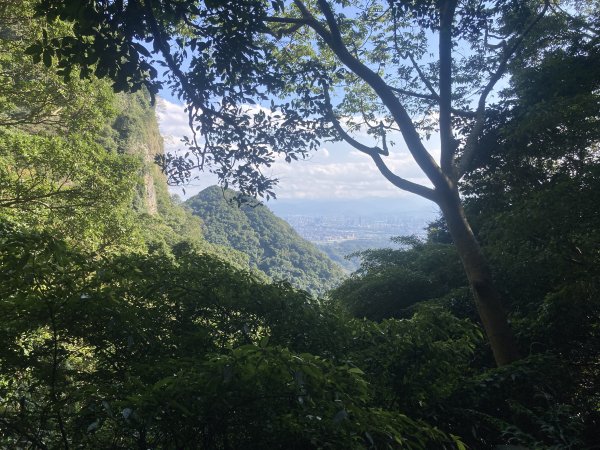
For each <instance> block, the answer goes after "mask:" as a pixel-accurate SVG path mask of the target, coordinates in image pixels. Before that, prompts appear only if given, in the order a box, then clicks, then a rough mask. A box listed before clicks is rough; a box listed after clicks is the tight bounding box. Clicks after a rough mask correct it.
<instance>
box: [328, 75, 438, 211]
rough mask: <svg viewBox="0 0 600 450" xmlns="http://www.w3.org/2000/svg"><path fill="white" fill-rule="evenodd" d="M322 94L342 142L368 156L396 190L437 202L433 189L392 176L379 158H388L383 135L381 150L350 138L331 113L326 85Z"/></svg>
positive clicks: (329, 116)
mask: <svg viewBox="0 0 600 450" xmlns="http://www.w3.org/2000/svg"><path fill="white" fill-rule="evenodd" d="M324 93H325V103H326V106H327V116H328V118H329V120H330V121H331V123H332V125H333V127H334V128H335V130H336V131H337V132H338V133H339V134H340V136H341V138H342V139H343V140H344V141H346V142H347V143H348V144H350V145H351V146H352V147H354V148H355V149H357V150H358V151H360V152H362V153H365V154H366V155H369V156H370V157H371V158H372V159H373V161H374V162H375V165H376V166H377V169H379V172H380V173H381V174H382V175H383V176H384V177H385V178H386V179H387V180H388V181H389V182H391V183H392V184H393V185H394V186H396V187H397V188H400V189H402V190H404V191H407V192H411V193H413V194H416V195H420V196H421V197H424V198H426V199H428V200H431V201H433V202H436V201H437V195H436V192H435V191H434V190H433V189H430V188H428V187H425V186H422V185H420V184H417V183H413V182H412V181H408V180H407V179H405V178H402V177H399V176H398V175H396V174H394V173H393V172H392V171H391V170H390V169H389V167H388V166H387V165H386V164H385V162H384V161H383V159H382V158H381V156H382V155H383V156H388V155H389V154H390V153H389V150H388V148H387V145H386V142H385V134H384V136H383V149H381V148H379V147H369V146H367V145H364V144H361V143H360V142H358V141H357V140H356V139H354V138H353V137H352V136H350V135H349V134H348V133H347V132H346V130H344V128H343V127H342V124H341V123H340V122H339V120H338V119H337V117H335V114H334V113H333V107H332V106H331V101H330V98H329V91H328V87H327V85H325V86H324ZM382 125H383V124H382Z"/></svg>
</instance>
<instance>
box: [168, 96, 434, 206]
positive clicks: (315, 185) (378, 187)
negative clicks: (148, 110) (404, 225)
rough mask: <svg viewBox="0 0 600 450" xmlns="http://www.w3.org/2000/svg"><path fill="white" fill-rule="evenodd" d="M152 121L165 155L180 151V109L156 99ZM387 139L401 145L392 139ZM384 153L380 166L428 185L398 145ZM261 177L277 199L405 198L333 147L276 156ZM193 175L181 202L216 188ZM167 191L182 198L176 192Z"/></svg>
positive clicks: (185, 129) (184, 129)
mask: <svg viewBox="0 0 600 450" xmlns="http://www.w3.org/2000/svg"><path fill="white" fill-rule="evenodd" d="M157 116H158V120H159V128H160V132H161V134H162V135H163V138H164V140H165V149H166V151H170V152H176V151H178V150H179V151H181V150H183V149H184V145H183V144H182V142H181V139H182V137H183V136H190V135H191V131H190V129H189V124H188V115H187V113H186V112H185V111H184V106H183V105H178V104H176V103H173V102H170V101H168V100H164V99H161V100H160V103H159V108H158V109H157ZM357 138H360V139H361V141H362V142H364V143H365V144H366V145H374V142H373V141H371V142H369V141H368V139H369V137H363V136H357ZM390 138H391V139H392V140H394V141H396V142H402V139H401V138H399V137H398V136H394V137H390ZM394 138H395V139H394ZM428 150H429V151H430V153H431V154H432V155H433V156H434V157H435V158H438V157H439V149H438V147H437V144H436V143H435V142H432V143H431V144H430V147H429V148H428ZM390 152H391V154H390V155H389V156H387V157H384V161H385V162H386V164H387V165H388V166H389V168H390V169H391V170H392V171H393V172H394V173H395V174H397V175H398V176H401V177H403V178H406V179H408V180H410V181H413V182H416V183H420V184H425V185H430V183H429V182H428V180H427V179H426V178H425V176H424V175H423V173H422V172H421V170H420V169H419V167H418V166H417V164H416V163H415V162H414V160H413V159H412V156H411V155H410V153H409V152H408V150H406V148H405V146H404V145H396V146H395V147H394V148H392V149H390ZM265 173H266V174H267V175H270V176H272V177H275V178H278V179H279V180H280V182H279V185H278V186H277V188H276V193H277V196H278V197H279V198H282V199H283V198H304V199H317V198H321V199H323V198H340V199H342V198H366V197H396V198H399V197H404V196H406V195H410V194H407V193H406V192H403V191H401V190H399V189H398V188H396V187H395V186H393V185H392V184H391V183H389V182H388V181H387V180H386V179H385V178H384V177H383V176H382V175H381V174H380V173H379V171H378V170H377V168H376V167H375V164H374V163H373V161H372V160H371V159H370V158H369V157H368V156H367V155H365V154H363V153H361V152H359V151H357V150H354V149H353V148H352V147H350V146H349V145H347V144H345V143H339V142H336V143H328V145H327V147H322V148H321V149H320V150H319V151H317V152H315V153H313V154H311V155H310V156H309V157H308V158H307V159H305V160H300V161H293V162H292V163H286V162H285V161H284V159H283V158H279V157H278V158H277V159H276V161H275V163H274V164H273V165H272V167H271V168H268V169H265ZM199 176H200V180H198V181H195V182H193V183H191V185H189V186H186V187H185V190H186V194H185V197H189V196H191V195H194V194H195V193H197V192H198V191H200V190H202V189H203V188H205V187H207V186H209V185H211V184H215V183H216V177H214V176H213V175H211V174H199ZM172 190H173V191H174V192H176V193H178V194H179V195H181V194H182V192H181V189H180V188H173V189H172Z"/></svg>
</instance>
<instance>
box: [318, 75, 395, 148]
mask: <svg viewBox="0 0 600 450" xmlns="http://www.w3.org/2000/svg"><path fill="white" fill-rule="evenodd" d="M323 93H324V95H325V105H326V106H327V118H328V119H329V120H330V121H331V124H332V125H333V128H335V130H336V131H337V132H338V133H339V135H340V137H341V138H342V139H343V140H344V141H346V142H347V143H348V144H350V145H351V146H352V147H354V148H355V149H357V150H359V151H361V152H363V153H366V154H367V155H369V156H373V155H374V154H379V155H384V156H388V155H389V154H390V153H389V151H388V149H387V145H385V144H384V148H383V149H381V148H379V147H377V146H375V147H369V146H368V145H365V144H361V143H360V142H358V141H357V140H356V139H354V138H353V137H352V136H350V134H348V132H347V131H346V130H344V128H343V127H342V124H341V123H340V121H339V120H338V118H337V117H335V114H334V113H333V107H332V105H331V99H330V97H329V87H328V86H327V85H326V84H325V85H324V86H323Z"/></svg>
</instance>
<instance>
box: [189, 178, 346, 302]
mask: <svg viewBox="0 0 600 450" xmlns="http://www.w3.org/2000/svg"><path fill="white" fill-rule="evenodd" d="M236 199H237V200H236ZM240 202H241V204H240ZM185 204H186V206H188V207H189V208H190V209H191V210H192V213H193V214H194V215H196V216H198V217H200V218H201V219H202V222H203V224H204V227H203V229H204V237H205V239H206V240H207V241H208V242H212V243H213V244H218V245H222V246H225V247H231V248H234V249H236V250H239V251H240V252H242V253H244V254H246V255H248V256H249V258H250V264H251V266H253V267H256V268H258V269H260V270H262V271H263V272H265V273H266V274H267V275H269V276H270V277H271V278H273V279H276V280H288V281H289V282H290V283H292V285H293V286H295V287H297V288H300V289H304V290H307V291H309V292H313V293H316V294H324V293H325V292H326V291H327V290H329V289H331V288H333V287H334V286H336V285H337V284H339V282H340V281H341V280H342V278H343V273H342V271H341V269H340V268H339V267H338V266H336V265H335V264H334V263H333V262H332V261H331V260H330V259H329V258H328V257H327V256H326V255H325V254H324V253H322V252H320V251H319V250H318V249H317V248H316V247H315V246H314V245H313V244H311V243H310V242H308V241H306V240H304V239H303V238H302V237H300V235H299V234H298V233H296V231H294V229H293V228H292V227H290V226H289V225H288V224H287V223H286V222H285V221H283V220H281V219H280V218H278V217H276V216H275V215H274V214H273V213H272V212H271V211H270V210H269V208H267V207H266V206H264V205H261V204H257V202H256V201H252V199H243V198H238V196H237V195H236V194H235V193H234V192H232V191H224V190H223V189H221V188H220V187H218V186H212V187H209V188H207V189H205V190H203V191H202V192H200V193H199V194H197V195H195V196H194V197H192V198H190V199H189V200H187V201H186V202H185Z"/></svg>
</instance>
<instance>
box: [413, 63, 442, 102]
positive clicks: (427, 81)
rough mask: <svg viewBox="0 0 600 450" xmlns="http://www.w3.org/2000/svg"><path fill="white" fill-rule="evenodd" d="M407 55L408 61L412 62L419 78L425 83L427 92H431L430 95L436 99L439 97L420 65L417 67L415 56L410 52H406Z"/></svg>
mask: <svg viewBox="0 0 600 450" xmlns="http://www.w3.org/2000/svg"><path fill="white" fill-rule="evenodd" d="M407 56H408V59H410V62H411V63H412V65H413V67H414V68H415V70H416V71H417V75H419V78H420V79H421V81H422V82H423V84H425V86H426V87H427V89H428V90H429V92H431V95H432V96H433V97H435V98H436V99H439V98H440V95H439V94H438V93H437V92H436V90H435V88H434V87H433V84H431V81H429V79H428V78H427V77H426V76H425V73H423V71H422V70H421V67H419V65H418V64H417V61H415V58H414V56H413V55H412V53H407Z"/></svg>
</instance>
